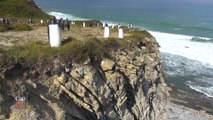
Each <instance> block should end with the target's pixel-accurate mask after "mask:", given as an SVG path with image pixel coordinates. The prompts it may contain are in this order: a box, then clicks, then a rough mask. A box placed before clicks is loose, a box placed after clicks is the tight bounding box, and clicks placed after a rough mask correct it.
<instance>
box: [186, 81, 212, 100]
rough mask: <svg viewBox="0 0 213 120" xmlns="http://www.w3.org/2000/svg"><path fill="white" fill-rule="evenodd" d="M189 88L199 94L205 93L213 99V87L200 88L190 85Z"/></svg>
mask: <svg viewBox="0 0 213 120" xmlns="http://www.w3.org/2000/svg"><path fill="white" fill-rule="evenodd" d="M188 86H189V87H190V88H191V89H193V90H195V91H197V92H200V93H203V94H205V95H206V96H208V97H211V98H213V86H212V87H200V86H198V85H189V84H188Z"/></svg>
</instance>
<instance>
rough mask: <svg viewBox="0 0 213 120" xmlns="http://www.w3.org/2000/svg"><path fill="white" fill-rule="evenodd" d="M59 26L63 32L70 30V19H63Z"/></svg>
mask: <svg viewBox="0 0 213 120" xmlns="http://www.w3.org/2000/svg"><path fill="white" fill-rule="evenodd" d="M58 25H59V27H60V29H61V30H63V31H64V30H70V22H69V20H68V18H67V19H66V20H63V19H62V18H61V19H60V20H59V21H58Z"/></svg>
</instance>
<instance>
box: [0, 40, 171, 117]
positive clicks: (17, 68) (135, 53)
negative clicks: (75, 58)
mask: <svg viewBox="0 0 213 120" xmlns="http://www.w3.org/2000/svg"><path fill="white" fill-rule="evenodd" d="M158 48H159V45H158V44H157V42H156V41H155V39H154V38H144V39H141V40H140V41H139V42H137V44H134V45H131V46H129V49H115V50H113V52H112V54H111V55H112V56H111V58H112V59H109V58H105V57H103V56H95V57H91V58H89V59H88V60H87V61H85V62H84V63H82V64H77V63H74V62H65V61H63V59H61V58H60V56H56V57H55V58H54V60H53V61H52V62H49V63H46V64H40V63H26V62H24V60H23V61H16V62H11V63H10V62H8V64H5V65H4V67H2V68H1V69H0V71H1V77H0V79H1V83H2V84H1V85H2V86H1V93H0V99H1V98H3V99H2V100H0V104H2V103H3V104H4V103H7V104H8V105H10V106H11V107H10V108H3V107H2V108H1V109H2V111H4V112H3V114H4V115H5V116H4V117H7V118H10V119H12V118H13V119H20V120H21V119H23V118H27V119H45V120H48V119H53V120H54V119H55V120H65V119H67V120H96V119H99V120H165V119H167V116H168V115H167V113H166V109H165V106H164V105H165V104H166V97H167V96H168V88H167V86H166V84H165V83H164V76H163V69H162V62H161V59H160V54H159V50H158ZM1 96H2V97H1ZM15 96H25V97H26V98H27V107H26V108H24V110H23V109H20V110H19V109H16V108H15V107H14V103H15V101H14V99H13V97H15ZM6 101H7V102H6ZM21 113H22V114H21ZM16 114H21V115H22V116H16Z"/></svg>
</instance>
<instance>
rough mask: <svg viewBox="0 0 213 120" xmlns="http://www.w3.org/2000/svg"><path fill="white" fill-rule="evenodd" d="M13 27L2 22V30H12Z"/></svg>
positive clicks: (0, 29)
mask: <svg viewBox="0 0 213 120" xmlns="http://www.w3.org/2000/svg"><path fill="white" fill-rule="evenodd" d="M12 29H13V28H12V27H10V26H7V25H3V24H0V32H5V31H8V30H12Z"/></svg>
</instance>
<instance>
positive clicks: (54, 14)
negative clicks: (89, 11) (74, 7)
mask: <svg viewBox="0 0 213 120" xmlns="http://www.w3.org/2000/svg"><path fill="white" fill-rule="evenodd" d="M48 14H49V15H53V16H55V17H56V18H57V19H60V18H63V19H66V18H68V19H69V20H88V19H84V18H80V17H76V16H74V15H71V14H66V13H61V12H54V11H53V12H48Z"/></svg>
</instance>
